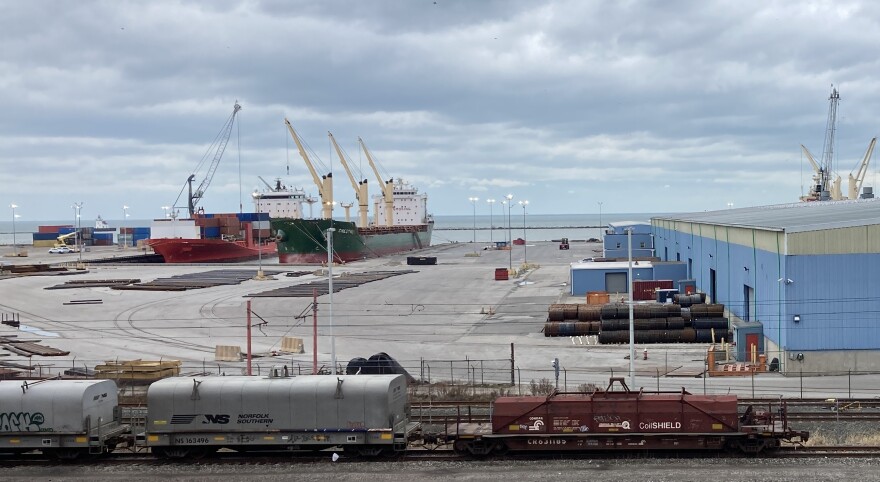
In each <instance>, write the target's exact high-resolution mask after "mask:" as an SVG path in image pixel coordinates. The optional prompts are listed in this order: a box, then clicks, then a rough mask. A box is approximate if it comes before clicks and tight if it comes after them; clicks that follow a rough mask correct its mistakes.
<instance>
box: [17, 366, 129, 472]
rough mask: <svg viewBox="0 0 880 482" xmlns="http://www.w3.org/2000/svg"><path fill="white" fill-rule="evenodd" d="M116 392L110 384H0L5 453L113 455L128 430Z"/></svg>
mask: <svg viewBox="0 0 880 482" xmlns="http://www.w3.org/2000/svg"><path fill="white" fill-rule="evenodd" d="M117 391H118V390H117V386H116V383H114V382H113V381H110V380H60V379H50V380H24V381H22V380H15V381H12V380H4V381H0V452H6V453H15V454H20V453H26V452H30V451H33V450H41V451H43V453H44V454H47V455H53V456H55V457H57V458H59V459H64V460H71V459H76V458H79V457H82V456H85V455H98V454H104V453H106V452H110V451H112V450H113V449H114V448H115V447H116V445H117V444H118V443H120V442H121V441H122V439H123V437H124V435H125V434H126V433H128V431H129V427H128V426H127V425H124V424H122V423H120V418H119V408H118V399H117Z"/></svg>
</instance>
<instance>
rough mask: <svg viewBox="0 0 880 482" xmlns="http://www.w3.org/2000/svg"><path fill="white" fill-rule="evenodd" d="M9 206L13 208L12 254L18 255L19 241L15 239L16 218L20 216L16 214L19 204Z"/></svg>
mask: <svg viewBox="0 0 880 482" xmlns="http://www.w3.org/2000/svg"><path fill="white" fill-rule="evenodd" d="M9 207H11V208H12V252H13V253H12V254H14V255H15V256H18V241H17V240H16V239H15V218H17V217H18V215H17V214H15V208H17V207H18V204H10V205H9Z"/></svg>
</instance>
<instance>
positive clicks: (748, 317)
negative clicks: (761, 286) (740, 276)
mask: <svg viewBox="0 0 880 482" xmlns="http://www.w3.org/2000/svg"><path fill="white" fill-rule="evenodd" d="M742 319H743V321H752V320H754V319H755V288H752V287H751V286H749V285H743V316H742Z"/></svg>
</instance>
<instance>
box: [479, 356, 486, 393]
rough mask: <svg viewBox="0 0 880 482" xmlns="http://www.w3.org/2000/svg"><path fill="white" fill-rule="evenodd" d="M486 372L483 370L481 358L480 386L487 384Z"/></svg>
mask: <svg viewBox="0 0 880 482" xmlns="http://www.w3.org/2000/svg"><path fill="white" fill-rule="evenodd" d="M484 374H485V372H483V360H480V386H481V387H485V386H486V380H485V378H484V376H483V375H484Z"/></svg>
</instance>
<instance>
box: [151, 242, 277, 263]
mask: <svg viewBox="0 0 880 482" xmlns="http://www.w3.org/2000/svg"><path fill="white" fill-rule="evenodd" d="M147 244H149V246H150V247H151V248H153V251H155V252H156V253H157V254H160V255H162V257H163V258H164V259H165V262H166V263H231V262H237V261H248V260H253V259H258V258H260V256H262V257H264V258H270V257H274V256H276V255H277V254H278V252H277V251H276V247H275V244H274V243H266V244H263V245H261V246H248V245H246V244H245V243H243V242H235V241H224V240H222V239H178V238H160V239H151V240H149V241H148V242H147Z"/></svg>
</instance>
